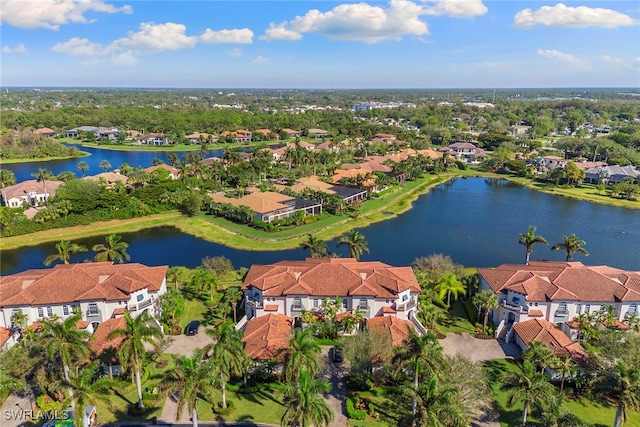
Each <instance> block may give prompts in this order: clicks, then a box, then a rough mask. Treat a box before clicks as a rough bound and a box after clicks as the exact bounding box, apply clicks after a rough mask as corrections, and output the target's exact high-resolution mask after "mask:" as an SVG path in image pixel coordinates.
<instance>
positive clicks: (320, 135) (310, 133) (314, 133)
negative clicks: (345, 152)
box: [307, 129, 329, 138]
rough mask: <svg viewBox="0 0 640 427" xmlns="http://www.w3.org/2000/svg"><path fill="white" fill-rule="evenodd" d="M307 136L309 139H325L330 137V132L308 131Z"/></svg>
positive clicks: (320, 130) (321, 130)
mask: <svg viewBox="0 0 640 427" xmlns="http://www.w3.org/2000/svg"><path fill="white" fill-rule="evenodd" d="M307 136H308V137H309V138H324V137H327V136H329V132H327V131H326V130H323V129H309V130H307Z"/></svg>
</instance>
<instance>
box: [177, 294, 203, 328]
mask: <svg viewBox="0 0 640 427" xmlns="http://www.w3.org/2000/svg"><path fill="white" fill-rule="evenodd" d="M206 312H207V307H206V306H205V305H204V303H203V302H202V301H200V300H199V299H197V298H193V299H186V298H185V301H184V312H183V313H182V317H181V318H180V326H182V329H184V328H185V327H186V326H187V324H188V323H189V322H191V321H192V320H200V321H203V320H204V314H205V313H206Z"/></svg>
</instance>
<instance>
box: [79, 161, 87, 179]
mask: <svg viewBox="0 0 640 427" xmlns="http://www.w3.org/2000/svg"><path fill="white" fill-rule="evenodd" d="M76 167H77V168H78V170H79V171H80V172H82V176H84V174H85V172H86V171H88V170H89V165H88V164H87V162H78V165H77V166H76Z"/></svg>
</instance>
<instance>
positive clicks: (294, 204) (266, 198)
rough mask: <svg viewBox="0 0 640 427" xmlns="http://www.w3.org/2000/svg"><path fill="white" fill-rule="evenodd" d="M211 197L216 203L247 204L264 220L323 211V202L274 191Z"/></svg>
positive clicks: (317, 213)
mask: <svg viewBox="0 0 640 427" xmlns="http://www.w3.org/2000/svg"><path fill="white" fill-rule="evenodd" d="M211 199H212V200H213V201H214V202H215V203H229V204H231V205H233V206H247V207H248V208H249V209H251V210H252V211H253V213H254V218H255V219H257V220H259V221H263V222H271V221H274V220H276V219H282V218H289V217H291V216H294V215H295V214H296V212H303V213H304V214H305V215H320V214H321V213H322V204H321V203H315V202H311V201H309V200H304V199H301V198H299V197H292V196H287V195H285V194H280V193H274V192H272V191H265V192H255V193H250V194H247V195H246V196H243V197H240V198H239V199H236V198H232V197H226V196H225V195H224V194H223V193H216V194H213V195H212V196H211Z"/></svg>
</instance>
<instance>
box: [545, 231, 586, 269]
mask: <svg viewBox="0 0 640 427" xmlns="http://www.w3.org/2000/svg"><path fill="white" fill-rule="evenodd" d="M584 245H585V241H584V240H580V238H578V236H576V235H575V234H571V235H570V236H565V235H564V234H563V235H562V243H556V244H554V245H553V246H551V250H558V249H564V250H565V252H566V254H567V262H569V261H571V258H573V254H574V253H576V252H578V253H581V254H582V255H584V256H588V255H589V252H587V251H586V250H585V249H584V248H583V247H582V246H584Z"/></svg>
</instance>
